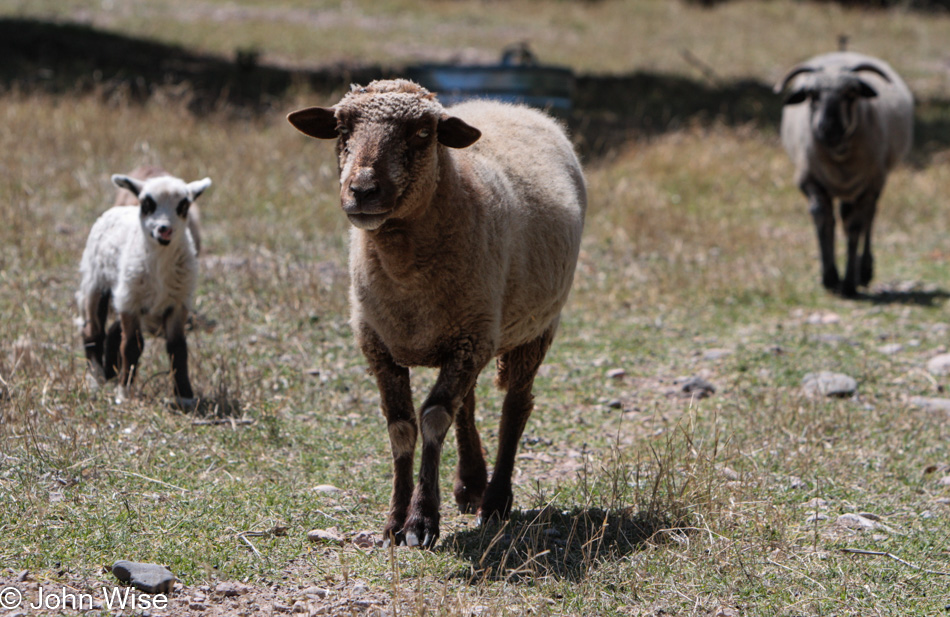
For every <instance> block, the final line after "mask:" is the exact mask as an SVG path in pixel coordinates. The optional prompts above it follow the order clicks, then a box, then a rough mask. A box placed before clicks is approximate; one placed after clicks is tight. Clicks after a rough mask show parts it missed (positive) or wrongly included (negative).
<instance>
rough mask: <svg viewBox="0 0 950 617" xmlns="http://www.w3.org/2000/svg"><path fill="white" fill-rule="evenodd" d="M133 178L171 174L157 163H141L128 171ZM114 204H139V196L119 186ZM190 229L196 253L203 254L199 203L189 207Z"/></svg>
mask: <svg viewBox="0 0 950 617" xmlns="http://www.w3.org/2000/svg"><path fill="white" fill-rule="evenodd" d="M128 175H129V176H131V177H133V178H138V179H139V180H148V179H149V178H158V177H160V176H170V175H171V174H169V173H168V172H167V171H165V170H164V169H162V168H161V167H157V166H155V165H140V166H138V167H136V168H135V169H133V170H132V171H131V172H129V173H128ZM112 205H113V206H137V205H139V198H138V197H136V196H135V193H133V192H131V191H128V190H126V189H124V188H121V187H119V190H118V191H117V192H116V194H115V202H114V203H113V204H112ZM188 231H190V232H191V239H192V241H193V242H194V243H195V254H197V255H200V254H201V212H200V211H199V210H198V204H192V205H191V207H190V208H188Z"/></svg>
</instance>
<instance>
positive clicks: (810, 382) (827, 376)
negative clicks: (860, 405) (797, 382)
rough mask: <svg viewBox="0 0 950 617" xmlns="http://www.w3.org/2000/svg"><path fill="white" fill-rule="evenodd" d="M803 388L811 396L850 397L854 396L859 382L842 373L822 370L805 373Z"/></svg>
mask: <svg viewBox="0 0 950 617" xmlns="http://www.w3.org/2000/svg"><path fill="white" fill-rule="evenodd" d="M802 388H803V389H804V391H805V395H806V396H808V397H809V398H820V397H823V396H827V397H837V398H848V397H851V396H854V393H855V392H857V390H858V382H857V381H855V380H854V378H852V377H848V376H847V375H844V374H842V373H832V372H830V371H821V372H819V373H808V374H807V375H805V377H804V379H802Z"/></svg>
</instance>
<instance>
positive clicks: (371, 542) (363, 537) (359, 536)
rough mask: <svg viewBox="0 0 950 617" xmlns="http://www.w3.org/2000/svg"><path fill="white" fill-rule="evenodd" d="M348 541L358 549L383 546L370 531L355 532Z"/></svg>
mask: <svg viewBox="0 0 950 617" xmlns="http://www.w3.org/2000/svg"><path fill="white" fill-rule="evenodd" d="M350 540H351V541H352V542H353V544H355V545H356V546H358V547H360V548H373V547H376V546H382V545H383V541H382V540H380V539H378V538H377V537H376V534H374V533H373V532H372V531H357V532H356V533H355V534H354V535H353V537H352V538H350Z"/></svg>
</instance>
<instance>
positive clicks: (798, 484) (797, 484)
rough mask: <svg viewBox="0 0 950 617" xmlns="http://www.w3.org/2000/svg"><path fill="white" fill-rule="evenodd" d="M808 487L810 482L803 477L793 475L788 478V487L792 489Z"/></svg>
mask: <svg viewBox="0 0 950 617" xmlns="http://www.w3.org/2000/svg"><path fill="white" fill-rule="evenodd" d="M807 487H808V483H807V482H805V481H804V480H802V479H801V478H799V477H798V476H791V477H790V478H789V479H788V488H790V489H792V490H798V489H802V488H807Z"/></svg>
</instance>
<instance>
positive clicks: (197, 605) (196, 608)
mask: <svg viewBox="0 0 950 617" xmlns="http://www.w3.org/2000/svg"><path fill="white" fill-rule="evenodd" d="M188 608H190V609H191V610H193V611H203V610H205V609H206V608H208V607H207V606H205V605H204V604H201V603H200V602H192V603H191V604H189V605H188Z"/></svg>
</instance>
